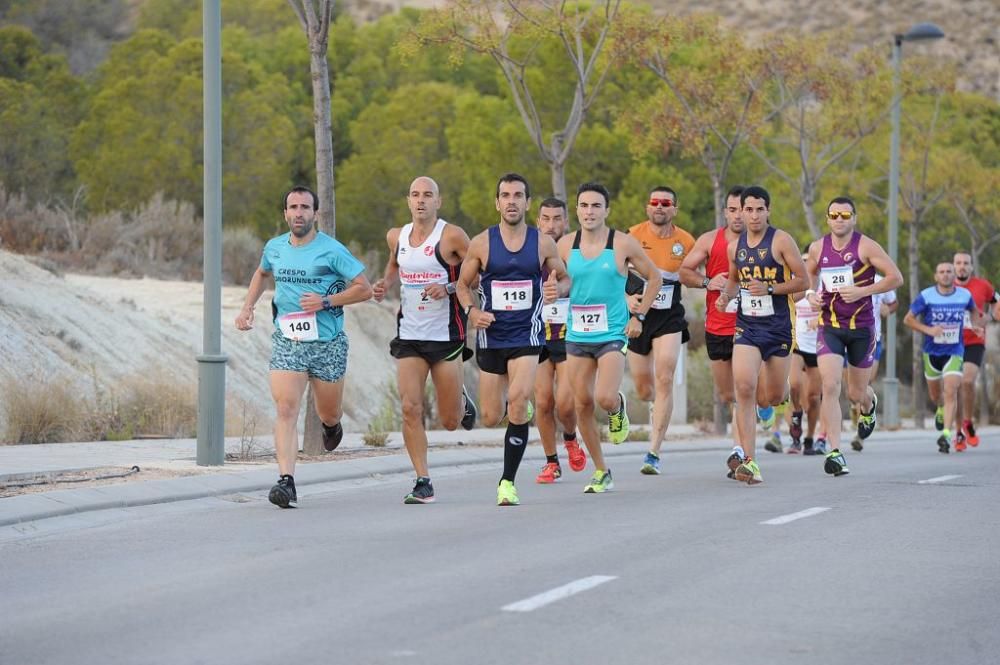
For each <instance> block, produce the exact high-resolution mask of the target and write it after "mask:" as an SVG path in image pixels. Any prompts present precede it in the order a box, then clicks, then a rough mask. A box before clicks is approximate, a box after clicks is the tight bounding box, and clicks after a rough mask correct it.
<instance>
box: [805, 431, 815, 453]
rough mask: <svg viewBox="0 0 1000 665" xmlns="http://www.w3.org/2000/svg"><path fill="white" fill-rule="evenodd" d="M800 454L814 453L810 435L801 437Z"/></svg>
mask: <svg viewBox="0 0 1000 665" xmlns="http://www.w3.org/2000/svg"><path fill="white" fill-rule="evenodd" d="M802 454H803V455H815V454H816V451H815V450H813V440H812V437H811V436H807V437H806V438H804V439H802Z"/></svg>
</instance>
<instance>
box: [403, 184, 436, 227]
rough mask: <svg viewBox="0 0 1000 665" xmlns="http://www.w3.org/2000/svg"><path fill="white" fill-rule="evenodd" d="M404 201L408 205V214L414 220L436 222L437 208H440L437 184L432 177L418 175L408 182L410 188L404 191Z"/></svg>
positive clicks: (428, 222) (427, 222)
mask: <svg viewBox="0 0 1000 665" xmlns="http://www.w3.org/2000/svg"><path fill="white" fill-rule="evenodd" d="M406 203H407V205H408V206H409V207H410V216H411V217H412V220H413V221H414V222H417V223H426V224H431V223H434V222H436V221H437V218H438V210H440V208H441V195H440V193H439V192H438V184H437V183H436V182H434V179H433V178H428V177H427V176H425V175H422V176H420V177H419V178H417V179H416V180H414V181H413V182H412V183H410V190H409V191H408V192H407V193H406Z"/></svg>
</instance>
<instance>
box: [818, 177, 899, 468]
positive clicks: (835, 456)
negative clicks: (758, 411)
mask: <svg viewBox="0 0 1000 665" xmlns="http://www.w3.org/2000/svg"><path fill="white" fill-rule="evenodd" d="M857 222H858V218H857V209H856V207H855V205H854V201H852V200H851V199H850V198H848V197H846V196H838V197H837V198H835V199H833V200H832V201H830V203H829V205H828V206H827V223H828V224H829V226H830V233H827V234H826V235H825V236H823V237H822V238H820V239H819V240H816V241H814V242H813V243H812V244H811V245H810V246H809V256H808V260H807V261H806V270H807V271H808V275H809V277H810V280H811V281H812V288H810V289H809V290H808V291H807V292H806V297H808V298H809V302H810V303H811V304H812V305H813V306H814V307H818V308H819V310H820V313H819V327H818V328H817V331H816V356H817V362H818V363H819V373H820V380H821V381H822V384H823V397H822V401H821V404H820V409H821V418H822V420H823V423H824V425H825V427H826V436H827V442H828V446H829V452H827V453H826V455H825V459H824V465H823V468H824V470H825V471H826V472H827V473H829V474H831V475H834V476H843V475H846V474H847V473H849V470H848V468H847V461H846V459H845V458H844V455H843V453H841V451H840V436H841V433H840V430H841V423H843V420H844V418H843V413H842V412H841V410H840V391H841V382H842V374H843V368H844V360H845V358H846V360H847V364H848V368H847V398H848V400H849V401H850V402H851V403H852V404H854V405H856V407H857V408H858V411H859V413H860V414H861V415H860V417H859V418H858V428H857V433H858V438H859V439H861V440H862V441H863V440H864V439H867V438H868V437H869V436H870V435H871V433H872V432H873V431H875V409H876V406H877V405H878V398H877V397H876V395H875V391H874V390H872V388H871V386H870V385H869V384H870V383H871V368H872V363H873V362H874V361H875V341H876V330H875V328H876V325H877V320H876V318H875V317H876V316H878V313H877V312H876V311H875V308H874V306H873V302H872V296H873V295H875V294H878V293H885V292H887V291H891V290H893V289H895V288H898V287H899V286H901V285H902V283H903V275H902V274H901V273H900V272H899V268H897V267H896V264H895V263H894V262H893V261H892V259H890V258H889V255H888V254H886V252H885V250H884V249H882V246H881V245H879V244H878V243H877V242H875V241H874V240H872V239H871V238H869V237H868V236H866V235H863V234H862V233H861V232H860V231H858V230H857V229H856V227H857ZM876 273H880V274H882V275H883V279H881V280H880V281H878V282H876V281H875V274H876Z"/></svg>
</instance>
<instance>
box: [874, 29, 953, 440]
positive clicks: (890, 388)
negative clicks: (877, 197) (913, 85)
mask: <svg viewBox="0 0 1000 665" xmlns="http://www.w3.org/2000/svg"><path fill="white" fill-rule="evenodd" d="M942 37H944V31H942V30H941V28H939V27H937V26H936V25H934V24H933V23H918V24H917V25H915V26H913V27H912V28H910V30H909V31H908V32H907V33H906V34H900V35H896V36H895V39H894V40H893V46H892V139H891V142H890V144H889V258H890V259H892V261H893V263H897V262H898V261H897V256H898V254H899V107H900V102H901V95H900V92H899V66H900V58H901V57H902V54H903V42H916V41H924V40H928V39H940V38H942ZM885 332H886V335H885V351H886V362H885V379H883V380H882V391H883V394H884V397H885V414H884V416H885V424H886V426H887V427H889V428H897V427H899V379H898V378H897V377H896V314H895V313H892V314H890V315H889V318H888V320H887V321H886V330H885Z"/></svg>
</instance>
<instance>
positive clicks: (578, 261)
mask: <svg viewBox="0 0 1000 665" xmlns="http://www.w3.org/2000/svg"><path fill="white" fill-rule="evenodd" d="M614 246H615V230H614V229H608V242H607V244H606V245H605V247H604V249H603V250H601V252H600V253H599V254H598V255H597V256H595V257H594V258H592V259H588V258H586V257H585V256H584V255H583V252H581V251H580V232H579V231H577V232H576V237H575V238H574V239H573V249H571V250H570V252H569V261H568V262H567V264H566V271H567V272H568V273H569V276H570V279H571V280H573V284H572V286H570V290H569V317H568V325H569V328H568V332H567V333H566V341H567V342H577V343H583V344H604V343H606V342H616V341H621V342H628V336H627V335H625V326H626V325H628V319H629V316H630V314H629V311H628V303H627V302H626V301H625V279H626V276H625V275H623V274H622V273H620V272H619V271H618V265H617V264H616V263H615V250H614Z"/></svg>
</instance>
